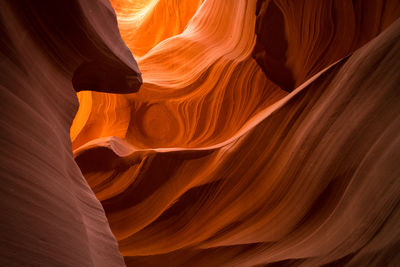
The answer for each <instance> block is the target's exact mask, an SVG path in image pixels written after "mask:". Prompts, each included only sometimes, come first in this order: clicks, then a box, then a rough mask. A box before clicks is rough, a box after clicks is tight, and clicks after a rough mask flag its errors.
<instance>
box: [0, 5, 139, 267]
mask: <svg viewBox="0 0 400 267" xmlns="http://www.w3.org/2000/svg"><path fill="white" fill-rule="evenodd" d="M0 19H1V29H0V35H1V39H0V42H1V46H0V57H1V60H0V77H1V78H0V99H1V102H0V103H1V104H0V114H1V116H0V121H1V122H0V127H1V129H0V143H1V145H0V151H1V153H0V168H1V170H0V173H1V175H0V177H1V178H0V188H1V194H0V207H1V208H0V210H1V215H0V236H1V238H0V240H1V242H0V265H1V266H106V267H109V266H122V265H124V261H123V258H122V256H121V254H120V253H119V251H118V244H117V242H116V240H115V237H114V236H113V235H112V233H111V231H110V228H109V225H108V223H107V219H106V217H105V214H104V210H103V208H102V206H101V204H100V203H99V201H98V200H97V199H96V197H95V195H94V194H93V191H92V190H91V188H90V187H89V185H88V184H87V182H86V181H85V179H84V177H83V176H82V173H81V171H80V169H79V168H78V166H77V165H76V163H75V161H74V157H73V153H72V149H71V141H70V131H69V129H70V126H71V124H72V121H73V119H74V116H75V114H76V112H77V110H78V100H77V96H76V92H75V91H74V88H73V84H72V80H74V85H75V89H76V90H82V89H91V90H99V91H108V92H135V91H137V89H138V87H139V86H140V83H141V78H140V72H139V71H138V68H137V65H136V62H135V61H134V59H133V57H132V55H131V53H130V52H129V50H128V48H127V47H126V46H125V44H124V43H123V42H122V39H121V37H120V36H119V33H118V28H117V23H116V17H115V13H114V11H113V9H112V8H111V6H110V4H109V3H108V2H106V1H103V2H100V1H99V2H95V1H71V0H65V1H1V3H0ZM93 62H98V65H96V64H94V65H93ZM104 73H107V76H105V75H104ZM73 77H74V79H73ZM87 86H89V87H90V88H87Z"/></svg>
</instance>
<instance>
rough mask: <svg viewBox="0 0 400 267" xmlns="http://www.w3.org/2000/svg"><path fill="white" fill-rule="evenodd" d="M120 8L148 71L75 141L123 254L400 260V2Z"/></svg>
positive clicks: (244, 260)
mask: <svg viewBox="0 0 400 267" xmlns="http://www.w3.org/2000/svg"><path fill="white" fill-rule="evenodd" d="M181 2H185V4H183V3H181ZM112 4H113V5H114V6H115V8H116V11H117V15H118V22H119V27H120V29H121V32H122V36H123V37H124V40H125V41H126V43H127V45H128V46H129V47H130V49H131V50H132V53H133V54H134V55H137V56H138V65H139V68H140V70H141V71H142V73H143V82H144V83H143V86H142V87H141V89H140V91H139V92H138V93H136V94H128V95H106V94H103V93H96V92H90V93H86V92H83V93H80V94H79V100H80V103H81V109H80V111H79V112H78V115H79V116H77V117H76V118H75V121H74V124H73V126H72V128H71V138H72V144H73V148H74V154H75V157H76V161H77V163H78V165H79V166H80V168H81V170H82V172H83V174H84V176H85V178H86V179H87V181H88V183H89V185H90V186H91V187H92V189H93V191H94V192H95V193H96V196H97V197H98V199H99V200H100V201H101V203H102V205H103V207H104V209H105V211H106V215H107V217H108V220H109V223H110V226H111V229H112V231H113V233H114V234H115V236H116V238H117V239H118V241H119V246H120V250H121V253H122V254H123V255H124V257H125V262H126V263H127V265H128V266H263V265H266V264H271V266H273V265H274V264H276V265H277V266H298V265H301V266H319V265H324V264H332V265H333V266H343V265H349V266H366V265H370V266H385V265H393V266H395V265H397V264H398V263H399V261H400V259H399V255H398V246H399V240H400V238H399V231H398V229H399V227H398V225H399V223H400V221H399V215H400V213H399V212H400V209H399V208H398V203H399V196H400V188H399V187H400V184H399V180H398V176H399V172H400V169H399V168H398V167H397V165H398V164H397V162H398V161H399V160H400V158H399V151H400V150H399V135H398V132H399V127H400V124H399V116H398V115H399V114H400V113H399V111H400V110H399V108H400V102H399V100H400V99H399V91H398V84H399V82H400V75H399V71H398V70H399V68H400V66H399V63H398V62H400V61H399V60H400V47H399V45H400V43H399V38H400V25H399V24H400V22H399V21H397V22H396V23H393V22H394V21H395V20H396V19H397V18H398V17H399V15H400V9H399V8H400V7H399V4H398V1H379V2H377V1H352V2H351V1H296V2H295V1H258V3H256V1H251V0H249V1H246V0H237V1H228V0H226V1H224V0H222V1H221V0H218V1H217V0H206V1H204V2H202V3H200V1H190V3H189V1H161V0H160V1H139V4H136V3H133V2H130V1H112ZM177 6H179V7H181V8H179V9H177V8H176V7H177ZM196 8H197V9H196ZM171 10H172V11H171ZM165 13H171V14H172V15H171V16H166V15H165ZM256 15H258V17H257V16H256ZM191 16H192V17H191ZM190 17H191V18H190ZM158 18H160V20H158ZM256 21H257V25H256ZM271 24H272V26H271ZM391 24H393V25H392V26H390V25H391ZM389 26H390V27H389ZM388 27H389V28H388ZM385 29H387V30H385ZM384 30H385V31H384ZM383 31H384V32H383ZM382 32H383V33H382ZM256 34H257V36H258V38H256ZM376 36H377V37H376ZM375 37H376V38H375ZM365 44H366V45H365ZM363 45H365V46H363ZM361 46H362V47H361ZM360 47H361V48H360ZM357 49H358V50H357ZM356 50H357V51H356ZM253 57H254V58H255V59H253ZM257 63H258V64H257ZM289 92H290V93H289Z"/></svg>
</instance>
